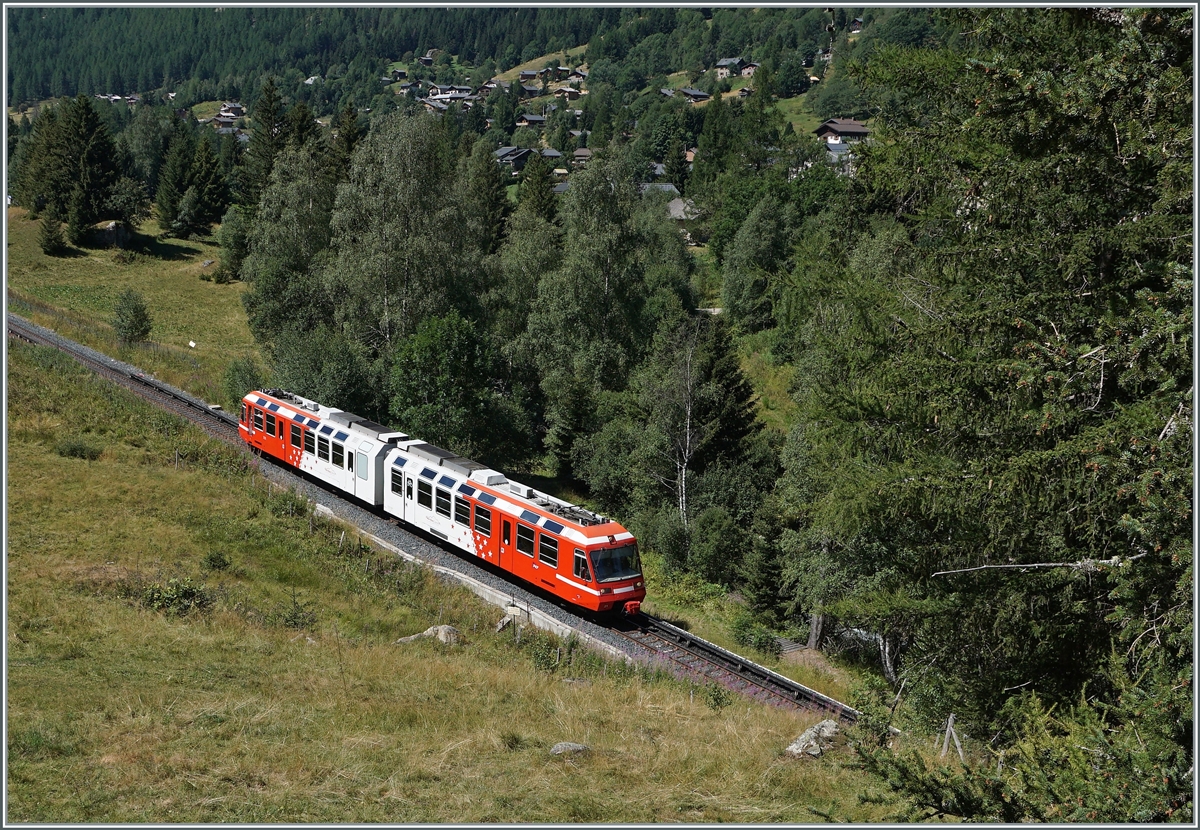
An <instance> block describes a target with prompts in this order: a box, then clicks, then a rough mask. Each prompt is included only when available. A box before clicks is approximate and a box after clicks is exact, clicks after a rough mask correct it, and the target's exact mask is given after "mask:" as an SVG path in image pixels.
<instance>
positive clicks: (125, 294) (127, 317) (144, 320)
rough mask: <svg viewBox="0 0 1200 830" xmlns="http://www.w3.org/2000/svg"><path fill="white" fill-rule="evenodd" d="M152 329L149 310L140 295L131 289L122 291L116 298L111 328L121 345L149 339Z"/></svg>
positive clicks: (152, 324)
mask: <svg viewBox="0 0 1200 830" xmlns="http://www.w3.org/2000/svg"><path fill="white" fill-rule="evenodd" d="M153 327H154V323H153V321H152V320H151V319H150V310H149V309H148V308H147V307H146V301H145V299H143V298H142V295H141V294H139V293H138V292H136V291H134V290H133V289H132V288H126V289H125V290H124V291H122V292H121V294H120V296H118V297H117V305H116V307H115V309H114V315H113V328H114V329H116V331H117V337H119V338H120V339H121V341H122V342H123V343H140V342H141V341H143V340H146V339H147V338H148V337H150V330H151V329H152V328H153Z"/></svg>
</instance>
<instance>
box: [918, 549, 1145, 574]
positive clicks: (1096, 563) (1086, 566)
mask: <svg viewBox="0 0 1200 830" xmlns="http://www.w3.org/2000/svg"><path fill="white" fill-rule="evenodd" d="M1145 555H1146V554H1144V553H1139V554H1138V555H1137V556H1130V557H1128V558H1126V559H1122V558H1121V557H1119V556H1114V557H1113V558H1112V559H1084V560H1081V561H1079V562H1029V563H1026V564H1023V565H976V566H975V567H974V568H959V569H957V570H953V571H938V572H936V573H934V574H931V576H946V575H947V574H965V573H970V572H971V571H984V570H988V569H991V568H1019V569H1021V570H1024V569H1026V568H1077V569H1078V570H1081V571H1088V572H1092V571H1096V570H1098V569H1099V568H1100V566H1101V565H1108V566H1110V567H1114V568H1119V567H1123V566H1124V565H1125V564H1126V563H1127V562H1132V561H1133V560H1135V559H1141V558H1142V557H1143V556H1145Z"/></svg>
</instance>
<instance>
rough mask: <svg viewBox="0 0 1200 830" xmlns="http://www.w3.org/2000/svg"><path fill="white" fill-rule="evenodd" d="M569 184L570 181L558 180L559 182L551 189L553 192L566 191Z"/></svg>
mask: <svg viewBox="0 0 1200 830" xmlns="http://www.w3.org/2000/svg"><path fill="white" fill-rule="evenodd" d="M570 186H571V183H570V182H560V183H559V184H556V185H554V187H553V188H552V189H553V191H554V192H555V193H566V192H567V189H568V188H569V187H570Z"/></svg>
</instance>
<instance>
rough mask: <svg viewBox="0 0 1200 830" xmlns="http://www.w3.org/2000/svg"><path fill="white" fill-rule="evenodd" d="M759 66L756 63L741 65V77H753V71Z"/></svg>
mask: <svg viewBox="0 0 1200 830" xmlns="http://www.w3.org/2000/svg"><path fill="white" fill-rule="evenodd" d="M759 66H760V64H757V63H748V64H746V65H745V66H743V67H742V77H743V78H753V77H754V73H755V71H756V70H757V69H758V67H759Z"/></svg>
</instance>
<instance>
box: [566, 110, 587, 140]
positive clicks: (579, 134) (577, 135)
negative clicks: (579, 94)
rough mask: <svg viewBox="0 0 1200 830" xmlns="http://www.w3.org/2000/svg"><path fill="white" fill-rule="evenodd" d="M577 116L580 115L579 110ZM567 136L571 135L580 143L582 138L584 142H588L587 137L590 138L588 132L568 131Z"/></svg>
mask: <svg viewBox="0 0 1200 830" xmlns="http://www.w3.org/2000/svg"><path fill="white" fill-rule="evenodd" d="M576 114H578V110H576ZM567 134H568V135H570V136H571V138H573V139H575V140H576V141H578V140H579V139H581V138H582V139H583V140H584V141H587V137H588V131H587V130H568V131H567Z"/></svg>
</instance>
